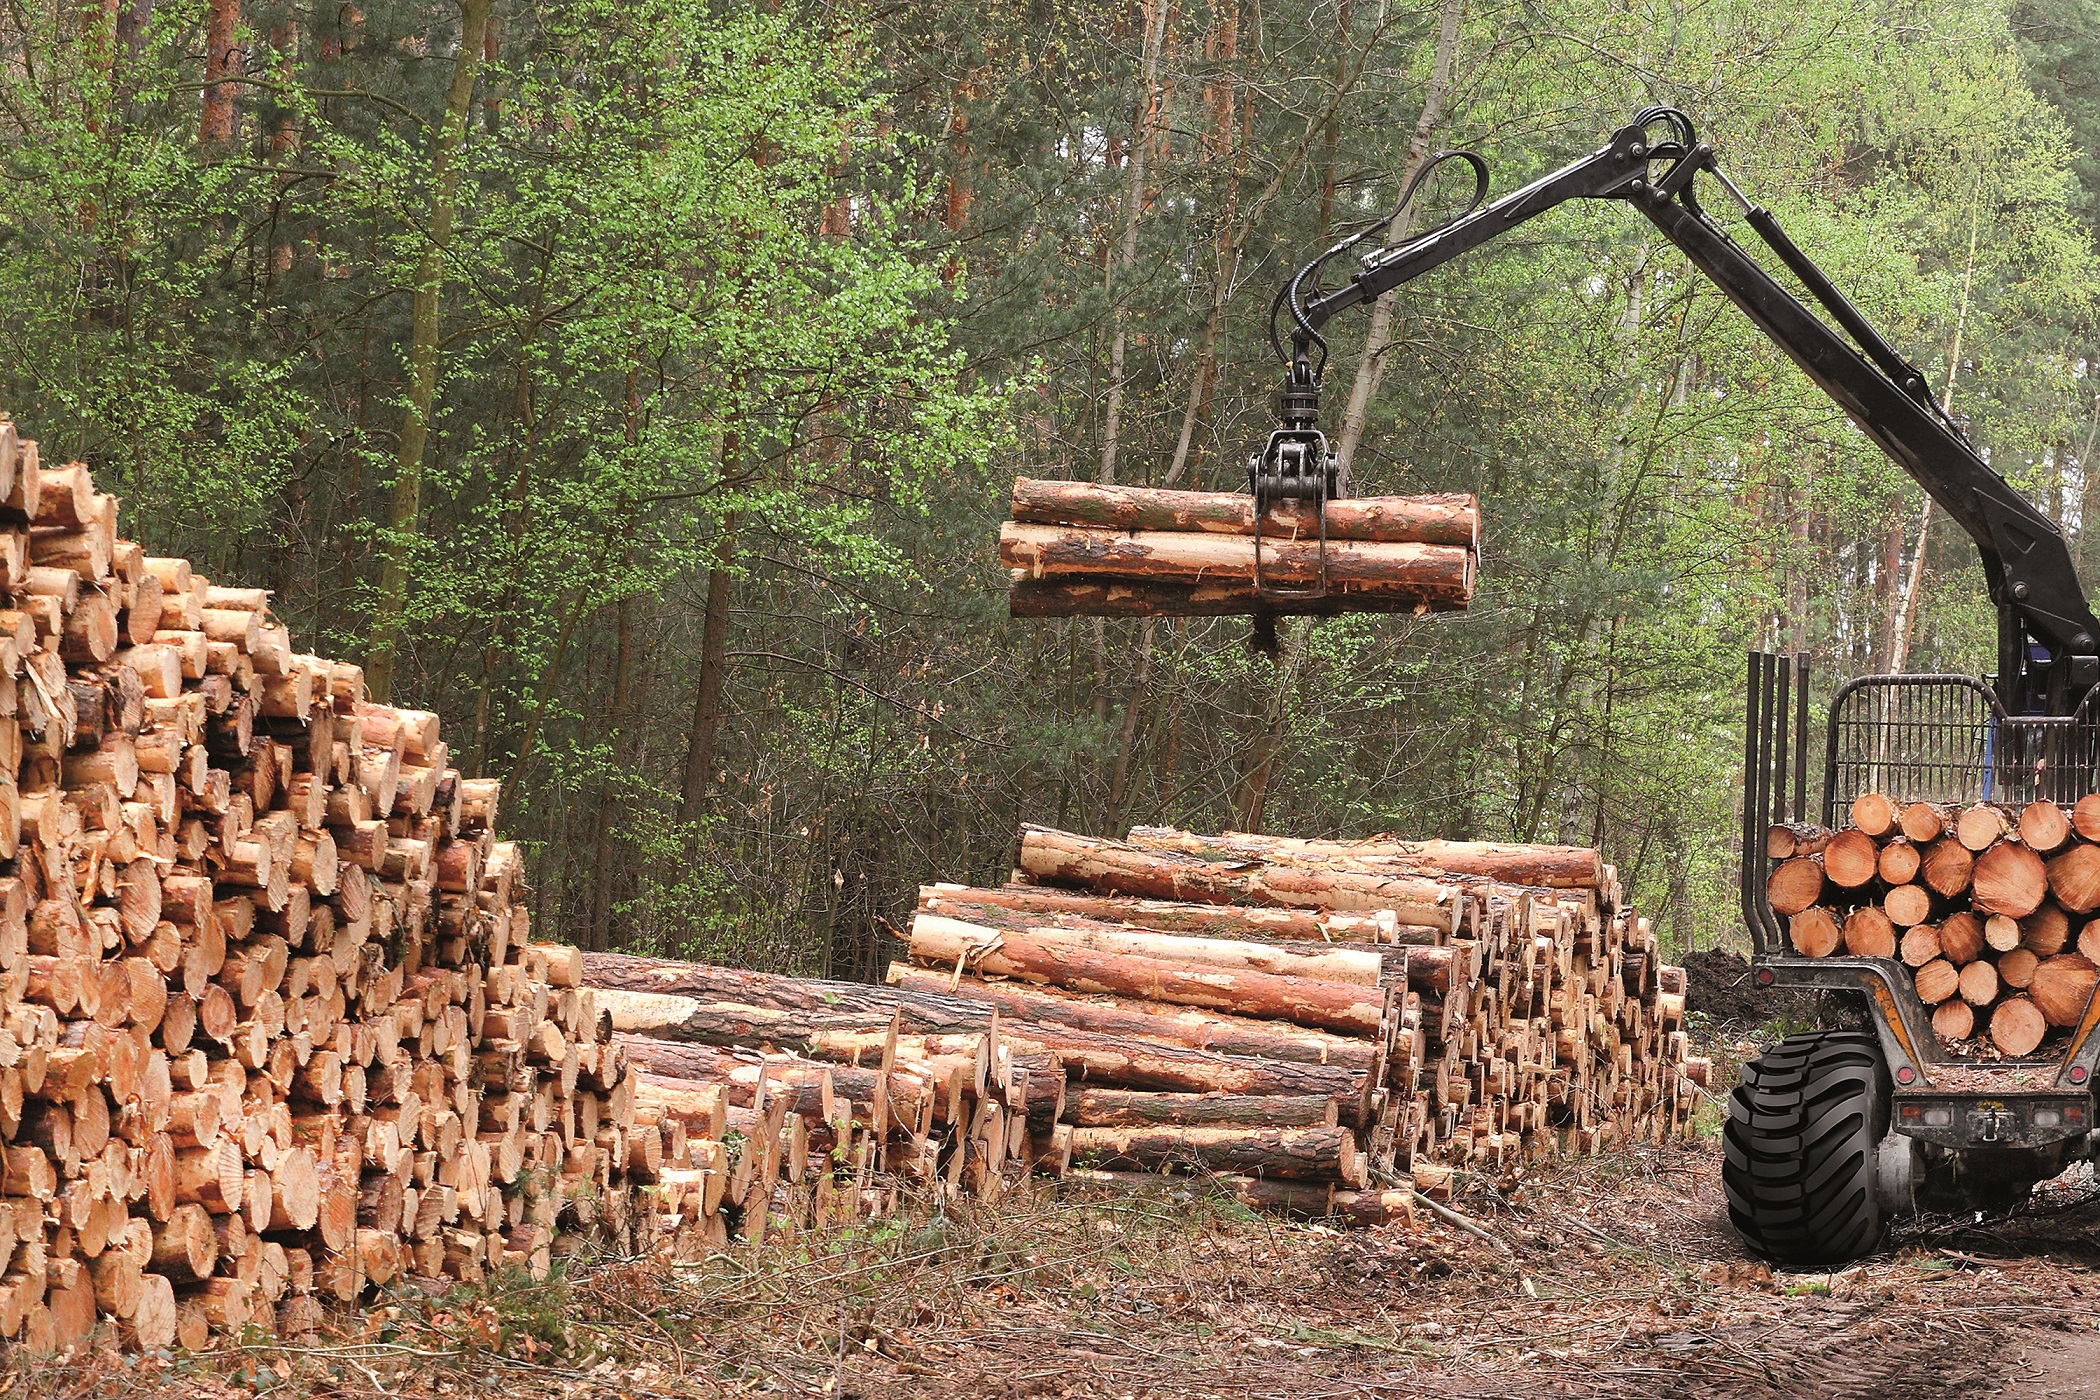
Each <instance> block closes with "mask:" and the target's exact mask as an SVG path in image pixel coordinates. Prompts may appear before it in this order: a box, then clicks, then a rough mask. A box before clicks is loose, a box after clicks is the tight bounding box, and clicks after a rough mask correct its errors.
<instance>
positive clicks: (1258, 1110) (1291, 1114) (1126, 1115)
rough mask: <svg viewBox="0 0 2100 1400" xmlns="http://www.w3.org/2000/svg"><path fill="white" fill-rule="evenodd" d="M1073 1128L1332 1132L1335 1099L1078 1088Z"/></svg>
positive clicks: (1068, 1107) (1069, 1107) (1070, 1112)
mask: <svg viewBox="0 0 2100 1400" xmlns="http://www.w3.org/2000/svg"><path fill="white" fill-rule="evenodd" d="M1065 1121H1066V1122H1068V1123H1070V1124H1072V1126H1073V1127H1075V1128H1141V1127H1148V1126H1169V1127H1186V1128H1202V1127H1268V1128H1333V1127H1336V1126H1338V1125H1339V1124H1340V1121H1341V1120H1340V1118H1339V1117H1338V1116H1337V1106H1336V1104H1335V1101H1334V1100H1333V1099H1323V1098H1317V1097H1313V1096H1309V1095H1308V1096H1302V1097H1297V1098H1282V1097H1258V1096H1254V1095H1247V1094H1158V1093H1147V1092H1145V1091H1144V1090H1141V1089H1091V1088H1085V1089H1080V1090H1078V1091H1077V1092H1076V1093H1074V1094H1072V1095H1071V1097H1070V1098H1069V1099H1068V1101H1067V1102H1066V1104H1065Z"/></svg>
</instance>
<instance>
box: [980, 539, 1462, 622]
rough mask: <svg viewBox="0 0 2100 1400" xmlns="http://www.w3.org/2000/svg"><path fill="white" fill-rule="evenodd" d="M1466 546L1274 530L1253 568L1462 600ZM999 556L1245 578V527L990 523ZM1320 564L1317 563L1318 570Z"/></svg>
mask: <svg viewBox="0 0 2100 1400" xmlns="http://www.w3.org/2000/svg"><path fill="white" fill-rule="evenodd" d="M1474 557H1475V556H1474V554H1473V552H1472V550H1470V549H1468V548H1465V547H1464V546H1454V545H1435V544H1388V543H1379V542H1372V541H1364V540H1335V539H1329V540H1328V541H1327V542H1326V544H1325V546H1324V549H1323V547H1322V545H1321V543H1320V542H1319V541H1318V540H1317V539H1313V540H1307V539H1276V540H1268V541H1265V542H1264V543H1263V544H1262V545H1261V564H1260V567H1261V572H1262V576H1263V578H1264V579H1266V580H1267V581H1268V582H1269V583H1271V584H1283V585H1295V586H1300V587H1303V586H1307V585H1312V584H1317V583H1319V582H1320V581H1321V580H1322V578H1323V577H1324V578H1325V580H1326V582H1327V584H1328V585H1329V586H1330V587H1334V586H1340V587H1342V588H1345V589H1348V590H1351V591H1353V592H1358V593H1365V594H1375V593H1391V594H1400V595H1403V596H1406V597H1408V598H1410V599H1413V600H1417V601H1425V602H1426V601H1429V600H1432V599H1434V600H1436V601H1439V602H1445V603H1449V604H1452V605H1456V606H1463V605H1464V604H1465V603H1466V602H1467V601H1469V600H1470V599H1471V597H1472V593H1473V565H1474ZM999 562H1000V563H1002V564H1004V565H1006V566H1007V567H1008V568H1014V569H1026V570H1028V571H1029V573H1030V574H1031V575H1032V576H1034V577H1036V578H1044V577H1047V576H1052V575H1055V576H1059V577H1060V578H1067V577H1070V576H1074V575H1080V576H1084V575H1089V574H1091V575H1106V576H1110V577H1113V578H1116V579H1118V580H1132V579H1135V580H1144V581H1147V582H1155V581H1156V582H1161V583H1182V584H1199V583H1212V582H1217V581H1220V580H1232V581H1239V582H1245V583H1247V584H1249V585H1251V584H1252V583H1253V581H1254V571H1255V541H1254V539H1253V538H1252V537H1251V536H1239V535H1220V534H1208V533H1201V532H1195V531H1174V530H1104V529H1093V528H1089V527H1086V526H1076V525H1026V524H1016V523H1013V522H1011V521H1009V522H1008V523H1006V524H1004V525H1001V526H1000V527H999ZM1323 570H1324V573H1323Z"/></svg>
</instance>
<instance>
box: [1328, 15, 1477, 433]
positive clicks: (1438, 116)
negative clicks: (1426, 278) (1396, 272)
mask: <svg viewBox="0 0 2100 1400" xmlns="http://www.w3.org/2000/svg"><path fill="white" fill-rule="evenodd" d="M1465 8H1466V7H1465V0H1443V6H1442V8H1441V10H1440V11H1439V12H1438V16H1437V35H1436V63H1435V67H1434V68H1433V69H1432V70H1431V72H1430V75H1429V91H1428V92H1426V93H1425V94H1423V97H1422V111H1421V114H1420V115H1419V116H1418V117H1416V119H1415V130H1414V135H1413V136H1412V137H1410V138H1409V140H1408V143H1407V164H1406V166H1405V168H1404V169H1403V170H1402V171H1401V176H1400V184H1401V188H1403V189H1405V188H1406V187H1407V182H1408V181H1410V180H1412V179H1414V177H1415V172H1416V171H1418V170H1420V169H1421V168H1422V163H1423V162H1424V161H1426V160H1428V159H1429V148H1430V145H1431V142H1432V141H1433V140H1434V138H1435V136H1436V131H1437V128H1438V127H1439V126H1441V125H1442V124H1443V121H1444V106H1445V104H1446V103H1447V102H1449V101H1450V98H1451V69H1452V67H1453V65H1454V63H1455V61H1456V59H1457V57H1458V32H1459V26H1460V21H1461V20H1462V19H1463V18H1464V16H1465ZM1414 226H1415V210H1414V204H1413V202H1412V201H1410V202H1409V204H1408V207H1406V208H1404V209H1399V210H1396V211H1394V214H1393V219H1392V222H1391V223H1390V224H1388V225H1387V226H1386V242H1387V243H1397V242H1399V241H1400V240H1401V239H1403V238H1405V237H1406V236H1407V235H1408V234H1409V233H1410V232H1411V231H1413V229H1414ZM1392 336H1393V294H1392V293H1391V292H1388V293H1386V294H1385V295H1384V296H1382V297H1380V298H1378V300H1377V301H1376V302H1375V303H1374V304H1373V305H1372V307H1371V325H1370V328H1369V329H1368V330H1367V331H1366V332H1365V333H1364V349H1363V355H1362V358H1360V359H1359V360H1358V361H1357V362H1356V379H1355V381H1354V382H1353V383H1352V384H1351V385H1350V386H1349V404H1348V407H1347V408H1346V409H1344V411H1343V413H1342V430H1341V434H1340V436H1339V437H1338V438H1337V439H1336V442H1335V453H1336V455H1337V456H1339V457H1340V458H1341V461H1342V470H1344V471H1347V470H1348V469H1349V468H1350V466H1351V465H1352V464H1353V463H1354V462H1355V460H1356V448H1357V444H1358V443H1360V442H1362V441H1363V435H1364V424H1365V423H1366V422H1367V421H1368V420H1369V418H1370V412H1371V398H1372V396H1373V395H1375V394H1376V393H1377V392H1378V382H1379V380H1380V379H1381V378H1382V377H1383V376H1384V374H1385V352H1386V348H1387V347H1388V346H1389V345H1391V344H1392Z"/></svg>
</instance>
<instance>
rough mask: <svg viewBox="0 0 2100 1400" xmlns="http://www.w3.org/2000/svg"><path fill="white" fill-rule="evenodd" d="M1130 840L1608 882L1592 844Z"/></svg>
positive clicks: (1149, 836) (1315, 861) (1340, 864)
mask: <svg viewBox="0 0 2100 1400" xmlns="http://www.w3.org/2000/svg"><path fill="white" fill-rule="evenodd" d="M1130 844H1131V845H1133V846H1141V847H1144V848H1146V849H1149V850H1155V851H1180V852H1183V853H1185V854H1188V855H1194V856H1201V857H1203V858H1204V859H1206V860H1224V861H1234V860H1262V861H1284V862H1291V863H1299V864H1306V865H1316V866H1327V867H1330V868H1343V869H1364V870H1368V871H1373V872H1376V871H1380V870H1385V871H1390V872H1391V873H1394V874H1430V875H1478V876H1482V877H1485V878H1487V879H1491V880H1500V881H1502V882H1504V883H1506V884H1512V885H1532V886H1537V887H1539V888H1541V889H1572V890H1593V889H1597V888H1598V887H1599V886H1601V885H1602V884H1603V883H1604V859H1603V857H1602V856H1600V855H1598V853H1597V852H1596V850H1595V849H1593V848H1591V847H1587V846H1537V845H1522V844H1515V843H1507V842H1496V841H1401V840H1397V839H1394V838H1391V837H1381V836H1374V837H1370V838H1368V839H1365V840H1362V841H1314V840H1305V839H1302V838H1296V837H1288V836H1261V835H1253V834H1250V833H1247V832H1238V831H1228V832H1225V833H1223V834H1222V835H1218V836H1198V835H1195V834H1193V833H1191V832H1186V831H1181V830H1178V829H1176V828H1174V827H1169V826H1140V827H1133V828H1132V829H1131V832H1130Z"/></svg>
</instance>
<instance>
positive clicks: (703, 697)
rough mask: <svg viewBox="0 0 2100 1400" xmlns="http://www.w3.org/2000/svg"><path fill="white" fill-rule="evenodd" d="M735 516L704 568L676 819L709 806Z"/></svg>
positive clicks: (694, 816)
mask: <svg viewBox="0 0 2100 1400" xmlns="http://www.w3.org/2000/svg"><path fill="white" fill-rule="evenodd" d="M735 567H736V516H735V515H734V514H730V515H725V516H723V517H722V525H721V529H720V532H719V533H718V534H717V535H716V536H715V550H714V565H713V567H711V568H710V569H709V570H708V571H707V612H706V617H705V619H704V621H703V623H702V626H701V633H700V682H699V685H698V687H697V688H696V689H695V691H694V693H693V718H692V722H691V724H689V725H688V726H687V729H686V743H685V774H684V781H683V782H682V783H681V784H680V789H679V799H678V820H680V821H682V822H695V821H698V820H700V818H701V816H702V815H704V814H705V812H706V810H707V783H708V776H709V773H710V772H711V771H712V770H713V768H714V763H715V735H716V732H717V731H718V730H719V728H720V727H721V720H722V682H723V679H724V677H723V671H724V669H725V667H726V665H727V662H728V657H727V653H728V650H729V595H730V588H731V586H732V584H733V583H734V581H735Z"/></svg>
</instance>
